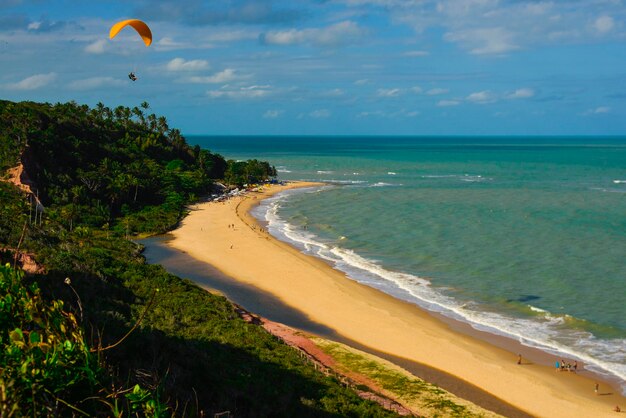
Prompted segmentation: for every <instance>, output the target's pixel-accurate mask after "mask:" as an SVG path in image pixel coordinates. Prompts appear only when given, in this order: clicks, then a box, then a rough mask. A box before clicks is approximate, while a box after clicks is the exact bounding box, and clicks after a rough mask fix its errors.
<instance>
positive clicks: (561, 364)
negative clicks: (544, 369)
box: [554, 359, 578, 373]
mask: <svg viewBox="0 0 626 418" xmlns="http://www.w3.org/2000/svg"><path fill="white" fill-rule="evenodd" d="M554 367H556V371H557V372H563V371H567V372H574V373H576V371H577V370H578V362H577V361H574V364H571V363H565V360H563V359H561V361H559V360H557V361H556V363H554Z"/></svg>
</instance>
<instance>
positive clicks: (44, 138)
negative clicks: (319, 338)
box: [0, 101, 395, 417]
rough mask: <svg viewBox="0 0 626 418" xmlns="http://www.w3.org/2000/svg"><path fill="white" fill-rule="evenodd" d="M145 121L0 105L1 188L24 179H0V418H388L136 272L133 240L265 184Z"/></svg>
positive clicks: (257, 332) (266, 341)
mask: <svg viewBox="0 0 626 418" xmlns="http://www.w3.org/2000/svg"><path fill="white" fill-rule="evenodd" d="M148 109H149V106H148V104H147V103H144V104H142V105H141V106H140V107H136V108H133V109H129V108H127V107H117V108H115V109H109V108H107V107H105V106H104V105H102V104H98V105H97V106H96V107H95V108H93V109H91V108H89V107H88V106H84V105H78V104H76V103H59V104H55V105H51V104H41V103H32V102H23V103H12V102H8V101H0V178H3V177H4V179H5V180H6V179H8V178H9V177H10V175H9V173H8V172H7V170H9V169H12V168H14V167H16V166H19V165H20V163H21V164H22V165H23V168H24V173H23V174H22V176H21V178H22V180H23V181H24V182H27V177H28V178H29V179H30V180H31V181H32V183H31V184H30V187H31V190H32V193H26V192H24V191H23V190H20V189H18V187H16V186H15V185H13V184H10V183H9V182H4V181H0V263H6V265H4V266H2V267H0V416H15V417H19V416H154V417H161V416H212V414H214V413H218V412H222V411H229V412H230V413H231V414H232V415H233V416H238V417H243V416H285V417H293V416H298V417H306V416H311V417H325V416H328V417H338V416H394V415H395V414H393V413H391V412H388V411H385V410H384V409H382V408H381V407H380V406H379V405H377V404H375V403H373V402H370V401H366V400H363V399H361V398H359V397H358V396H357V395H356V394H355V392H353V391H352V390H350V389H349V388H346V387H344V386H342V385H341V384H340V383H339V382H338V381H337V380H336V379H335V378H333V377H329V376H324V375H323V374H321V373H319V372H318V371H316V370H315V369H314V368H313V366H312V365H311V364H309V363H307V362H306V361H305V360H303V359H302V358H301V356H300V355H299V354H298V352H296V351H294V350H293V349H292V348H291V347H288V346H287V345H285V344H284V343H282V342H280V341H278V340H276V339H275V338H274V337H273V336H272V335H270V334H268V333H267V332H265V331H264V330H263V329H262V328H261V327H258V326H256V325H252V324H249V323H246V322H244V321H243V320H242V319H241V318H239V316H238V315H237V313H236V311H235V308H234V306H233V305H232V304H231V303H230V302H229V301H228V300H226V299H225V298H224V297H222V296H218V295H213V294H211V293H208V292H206V291H204V290H202V289H200V288H199V287H197V286H196V285H195V284H193V283H191V282H189V281H187V280H183V279H180V278H178V277H175V276H173V275H171V274H169V273H167V272H166V271H165V270H164V269H163V268H162V267H161V266H157V265H149V264H146V262H145V260H144V258H143V257H142V255H141V246H139V245H137V244H135V243H134V242H132V241H130V240H129V239H128V237H129V236H130V235H132V234H133V233H139V232H145V233H152V234H154V233H160V232H163V231H166V230H168V229H169V228H171V227H172V226H173V225H175V224H176V223H177V222H178V221H179V220H180V219H181V217H182V216H183V215H184V212H185V206H186V205H187V204H188V203H190V202H193V201H194V200H196V199H197V198H198V197H199V196H201V195H203V194H205V193H207V192H208V191H209V190H210V189H211V187H212V185H213V182H214V181H215V180H221V181H225V182H227V183H231V184H233V185H238V186H241V185H243V184H246V183H255V182H259V181H264V180H267V179H268V178H270V177H272V176H275V174H276V172H275V170H274V168H273V167H272V166H271V165H270V164H269V163H266V162H261V161H256V160H250V161H246V162H236V161H226V160H225V159H224V158H223V157H222V156H220V155H218V154H214V153H211V152H210V151H207V150H203V149H201V148H200V147H198V146H195V147H191V146H189V145H188V144H187V143H186V141H185V139H184V138H183V137H182V135H181V134H180V132H179V131H178V130H176V129H171V128H170V127H169V126H168V124H167V121H166V120H165V118H163V117H157V116H155V115H151V114H149V115H146V114H145V112H146V111H147V110H148ZM207 239H210V237H208V238H207ZM29 263H30V267H29V274H27V275H26V276H24V275H23V273H21V272H20V271H19V267H20V266H23V267H26V266H27V265H28V264H29ZM16 267H18V268H16Z"/></svg>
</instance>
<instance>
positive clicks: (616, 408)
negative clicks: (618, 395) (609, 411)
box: [613, 405, 622, 412]
mask: <svg viewBox="0 0 626 418" xmlns="http://www.w3.org/2000/svg"><path fill="white" fill-rule="evenodd" d="M613 411H615V412H622V409H621V408H620V407H619V405H615V408H613Z"/></svg>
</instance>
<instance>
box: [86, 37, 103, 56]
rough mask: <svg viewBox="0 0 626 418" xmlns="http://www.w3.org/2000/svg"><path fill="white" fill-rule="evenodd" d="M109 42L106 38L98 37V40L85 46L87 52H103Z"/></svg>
mask: <svg viewBox="0 0 626 418" xmlns="http://www.w3.org/2000/svg"><path fill="white" fill-rule="evenodd" d="M107 44H108V42H107V40H106V39H98V40H97V41H95V42H92V43H90V44H89V45H87V46H86V47H85V52H88V53H90V54H102V53H104V51H105V50H106V47H107Z"/></svg>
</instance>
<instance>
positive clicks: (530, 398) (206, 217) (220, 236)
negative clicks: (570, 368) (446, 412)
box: [167, 182, 626, 417]
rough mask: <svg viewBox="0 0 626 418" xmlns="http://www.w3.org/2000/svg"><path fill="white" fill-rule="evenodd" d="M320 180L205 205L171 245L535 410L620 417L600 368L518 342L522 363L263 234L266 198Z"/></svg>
mask: <svg viewBox="0 0 626 418" xmlns="http://www.w3.org/2000/svg"><path fill="white" fill-rule="evenodd" d="M317 185H320V184H319V183H303V182H299V183H290V184H288V185H287V186H270V188H269V190H264V191H263V192H261V193H254V194H248V196H245V197H236V198H232V199H229V200H228V201H226V202H223V203H217V202H215V203H213V202H209V203H203V204H200V205H197V206H196V207H195V208H194V209H193V210H192V212H191V213H190V214H189V215H188V216H187V217H186V218H185V219H184V220H183V221H182V223H181V226H180V227H179V229H177V230H175V231H173V232H172V233H171V236H172V237H173V239H172V240H171V241H169V242H168V243H167V245H169V246H171V247H173V248H176V249H178V250H182V251H184V252H186V253H187V254H189V255H190V256H192V257H193V258H195V259H197V260H201V261H204V262H206V263H209V264H211V265H212V266H214V267H215V268H217V269H218V270H220V271H222V272H224V273H225V274H226V275H228V276H230V277H233V278H235V280H237V281H240V282H243V283H247V284H249V285H252V286H255V287H257V288H258V289H260V290H261V291H264V292H267V293H269V294H271V295H272V296H273V297H275V298H277V299H278V300H280V301H281V303H283V304H284V305H285V306H287V307H289V308H290V309H294V310H295V311H298V312H300V313H302V314H303V315H305V317H308V318H309V319H310V320H312V321H313V322H315V323H318V324H320V325H321V326H323V327H324V328H329V329H331V330H333V331H334V332H336V333H337V334H339V335H341V336H343V337H344V338H346V339H348V340H352V341H355V342H356V343H358V344H361V345H362V346H365V347H370V348H372V349H373V350H376V351H380V352H384V353H388V354H389V355H390V356H393V357H397V358H402V359H406V360H407V361H409V362H410V361H414V362H417V363H422V364H425V365H427V366H429V367H432V368H434V369H437V370H441V371H443V372H445V373H448V374H450V375H453V376H456V377H457V378H459V379H460V380H461V381H466V382H469V383H471V384H473V385H475V386H477V387H479V388H481V389H482V390H484V391H486V392H488V393H491V394H493V395H494V396H496V397H498V398H500V399H502V400H503V401H504V402H507V403H510V404H511V405H513V406H514V407H516V408H518V409H520V410H522V411H525V412H528V413H530V414H533V415H537V416H551V417H552V416H554V417H557V416H563V417H566V416H567V417H569V416H613V415H614V414H615V412H613V411H612V409H613V407H614V406H615V405H620V406H621V407H623V406H624V405H625V404H626V400H625V399H624V397H623V396H621V395H619V393H618V392H617V391H616V390H615V389H614V388H611V390H610V391H609V392H610V394H606V395H605V396H595V395H594V391H593V387H594V385H595V382H596V381H597V379H596V377H595V376H594V377H593V378H589V377H587V376H581V374H586V373H584V372H583V373H555V372H554V368H553V367H549V366H544V365H542V363H544V361H546V362H547V364H550V361H549V360H548V358H549V357H551V356H550V355H549V354H547V353H543V352H540V351H539V350H538V349H530V348H528V347H525V346H522V345H521V344H519V343H517V344H519V347H517V346H514V348H515V351H517V350H519V352H520V353H522V355H523V357H524V360H525V361H524V362H523V364H522V365H521V366H520V365H517V364H516V361H517V354H515V351H513V352H511V351H509V350H510V348H509V350H507V349H503V348H501V347H499V345H500V344H498V343H496V344H495V345H493V342H491V341H490V342H487V341H484V340H483V339H482V338H480V337H477V336H476V333H481V331H476V330H473V328H471V327H470V326H469V325H468V324H465V326H466V327H467V328H470V329H471V330H467V329H466V330H460V329H459V325H458V324H454V323H453V324H451V323H449V322H450V321H454V320H452V319H448V320H446V319H444V318H439V317H438V316H439V315H433V314H432V313H431V312H427V311H424V310H423V309H422V308H419V307H418V306H416V305H414V304H411V303H409V302H404V301H402V300H399V299H396V298H394V297H392V296H390V295H387V294H385V293H383V292H381V291H379V290H376V289H373V288H371V287H368V286H365V285H362V284H360V283H357V282H356V281H353V280H351V279H348V278H347V277H346V276H345V274H344V273H342V272H340V271H338V270H335V269H333V268H332V267H331V266H330V265H329V264H327V263H326V262H324V261H323V260H320V259H317V258H315V257H313V256H309V255H305V254H303V253H301V252H300V251H299V250H298V249H296V248H295V247H292V246H290V245H289V244H287V243H284V242H282V241H279V240H277V239H275V238H274V237H272V236H270V235H269V234H267V233H263V232H261V230H260V224H259V223H258V222H257V220H256V219H255V218H254V217H253V216H252V215H251V214H250V213H249V212H250V210H251V209H252V208H253V207H255V206H256V205H257V204H258V203H259V202H260V200H261V199H263V198H267V197H269V196H271V195H273V194H275V193H278V192H280V191H283V190H287V189H290V188H296V187H311V186H317ZM264 189H265V188H264ZM227 225H235V226H234V227H233V228H231V227H230V226H227ZM208 237H210V239H207V238H208ZM441 316H442V315H441ZM454 322H456V321H454ZM459 324H463V323H460V322H459ZM485 334H487V333H485ZM491 335H492V334H489V336H491ZM496 337H497V336H496ZM500 338H502V339H505V337H500ZM506 340H509V339H508V338H506ZM510 343H513V345H514V344H515V343H516V342H515V341H514V340H510ZM533 350H534V351H536V352H537V353H534V352H532V351H533ZM538 353H539V354H538ZM541 354H543V356H544V357H545V359H543V360H542V359H539V357H540V356H541ZM538 355H539V357H537V356H538ZM552 358H554V357H552ZM527 359H530V360H531V362H528V361H527ZM426 380H428V379H426ZM598 381H599V380H598ZM600 386H601V390H600V392H602V393H607V390H608V389H609V387H608V384H607V383H603V382H602V383H601V385H600ZM574 411H575V412H574Z"/></svg>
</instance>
